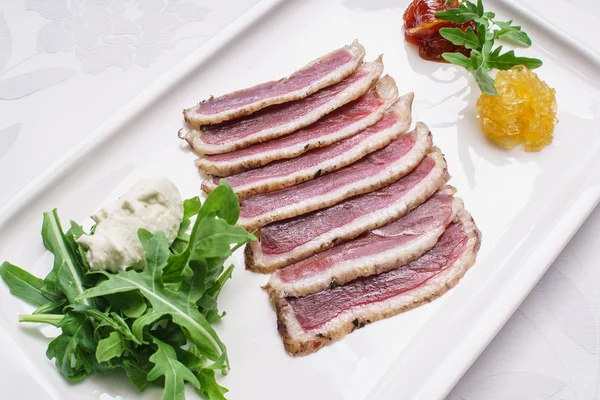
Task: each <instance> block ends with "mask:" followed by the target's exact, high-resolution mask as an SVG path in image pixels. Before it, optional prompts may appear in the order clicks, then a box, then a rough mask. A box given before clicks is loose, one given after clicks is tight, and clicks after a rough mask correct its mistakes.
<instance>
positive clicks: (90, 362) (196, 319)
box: [0, 180, 255, 400]
mask: <svg viewBox="0 0 600 400" xmlns="http://www.w3.org/2000/svg"><path fill="white" fill-rule="evenodd" d="M239 212H240V210H239V203H238V198H237V196H236V195H235V194H234V193H233V190H232V189H231V187H230V186H229V185H228V184H227V183H226V182H225V181H223V180H222V181H221V184H220V186H219V187H217V188H216V189H215V190H214V191H213V192H212V193H211V194H210V195H209V196H208V197H207V199H206V201H205V202H204V204H202V203H201V202H200V199H199V198H198V197H194V198H192V199H189V200H186V201H185V202H184V217H183V221H182V223H181V226H180V229H179V233H178V236H177V239H176V240H175V242H174V243H173V244H172V245H171V246H169V244H168V242H167V239H166V236H165V234H164V233H163V232H157V233H156V234H152V233H150V232H148V231H146V230H143V229H140V231H139V232H138V236H139V238H140V242H141V243H142V246H143V247H144V250H145V253H146V267H145V268H144V269H143V270H142V271H138V270H134V269H128V270H125V271H120V272H119V273H117V274H111V273H108V272H106V271H102V272H92V271H90V269H89V266H88V265H87V262H86V259H85V251H86V249H85V248H84V247H82V246H81V245H80V244H79V243H78V242H77V239H78V238H79V237H80V236H81V235H83V234H85V232H84V230H83V228H82V227H81V226H80V225H78V224H77V223H75V222H71V225H70V229H69V230H68V231H67V232H64V231H63V229H62V226H61V223H60V220H59V218H58V213H57V212H56V210H53V211H52V212H48V213H44V218H43V225H42V238H43V242H44V245H45V247H46V249H48V250H49V251H50V252H51V253H52V254H53V255H54V266H53V268H52V271H51V272H50V273H49V274H48V276H47V277H46V278H45V279H40V278H38V277H36V276H34V275H32V274H30V273H29V272H27V271H25V270H23V269H21V268H19V267H17V266H15V265H12V264H10V263H8V262H4V263H2V264H1V265H0V277H1V278H2V279H3V280H4V282H5V283H6V285H7V286H8V288H9V289H10V292H11V293H12V294H13V295H14V296H16V297H19V298H20V299H22V300H24V301H26V302H28V303H30V304H32V305H34V306H36V307H37V309H36V310H35V311H34V313H33V314H31V315H29V314H28V315H21V316H19V321H21V322H29V323H31V322H35V323H45V324H50V325H54V326H57V327H58V328H60V329H61V331H62V333H61V334H60V335H59V336H58V337H56V338H55V339H54V340H52V341H51V342H50V344H49V345H48V350H47V352H46V356H47V357H48V358H49V359H54V360H55V364H56V367H57V369H58V370H60V371H61V373H62V374H63V375H64V376H65V377H66V378H67V379H68V380H69V381H72V382H76V381H79V380H81V379H83V378H85V377H86V376H88V375H89V374H92V373H98V374H106V373H110V372H112V371H114V370H116V369H124V370H125V372H126V374H127V376H128V377H129V379H130V380H131V382H132V383H133V384H134V385H135V386H136V387H137V388H138V389H139V390H140V391H143V390H145V389H146V388H147V387H148V386H150V385H158V386H162V387H163V388H164V391H163V397H162V398H163V400H181V399H184V398H185V383H186V382H188V383H190V384H191V385H192V386H193V387H194V388H196V390H197V391H198V392H199V393H200V395H202V396H203V397H204V398H206V399H209V400H223V399H225V397H224V395H225V393H226V392H227V389H225V388H223V387H221V386H220V385H219V384H218V383H217V381H216V378H215V371H221V372H223V373H226V372H227V370H228V369H229V359H228V357H227V349H226V347H225V345H224V344H223V342H222V341H221V340H220V339H219V336H218V335H217V333H216V331H215V330H214V329H213V327H212V326H211V324H212V323H214V322H216V321H218V320H220V319H221V318H222V317H223V316H224V315H225V313H224V312H219V310H218V308H217V298H218V296H219V293H220V292H221V290H222V288H223V285H224V284H225V282H226V281H227V280H228V279H229V278H231V275H232V272H233V265H231V266H229V267H227V268H226V267H225V262H226V260H227V259H228V258H229V256H231V254H232V253H233V252H234V251H235V250H236V249H238V248H239V247H241V246H243V245H244V244H245V243H247V242H248V241H250V240H254V239H255V238H254V236H253V235H252V234H250V233H248V232H246V231H245V230H244V229H243V228H241V227H238V226H235V225H234V224H235V223H236V222H237V219H238V217H239ZM194 218H195V221H194V224H193V226H192V227H191V231H190V229H189V228H190V226H191V225H192V220H193V219H194ZM188 231H190V232H189V233H188Z"/></svg>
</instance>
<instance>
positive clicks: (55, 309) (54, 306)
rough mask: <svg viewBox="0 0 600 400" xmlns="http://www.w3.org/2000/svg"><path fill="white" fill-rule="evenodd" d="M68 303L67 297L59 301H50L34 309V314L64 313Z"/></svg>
mask: <svg viewBox="0 0 600 400" xmlns="http://www.w3.org/2000/svg"><path fill="white" fill-rule="evenodd" d="M66 304H67V300H66V299H62V300H58V301H49V302H48V303H46V304H43V305H41V306H39V307H38V308H36V309H35V310H34V311H33V313H32V314H33V315H36V314H62V312H63V309H64V308H65V305H66Z"/></svg>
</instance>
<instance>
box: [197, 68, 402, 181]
mask: <svg viewBox="0 0 600 400" xmlns="http://www.w3.org/2000/svg"><path fill="white" fill-rule="evenodd" d="M397 99H398V89H397V88H396V83H395V82H394V79H392V77H391V76H389V75H386V76H384V77H383V78H381V80H380V81H379V83H377V86H376V87H374V88H373V89H371V90H370V91H369V92H367V93H366V94H365V95H364V96H361V97H360V98H358V99H357V100H354V101H352V102H350V103H348V104H346V105H344V106H342V107H340V108H338V109H337V110H335V111H333V112H332V113H330V114H327V115H326V116H324V117H323V118H321V119H320V120H318V121H317V122H315V123H314V124H311V125H309V126H307V127H306V128H303V129H300V130H299V131H296V132H294V133H291V134H289V135H287V136H283V137H281V138H279V139H274V140H270V141H268V142H264V143H258V144H254V145H252V146H249V147H245V148H243V149H240V150H236V151H232V152H229V153H224V154H213V155H205V156H204V157H201V158H199V159H197V160H196V166H197V167H198V168H199V169H200V170H201V171H203V172H206V173H207V174H210V175H213V176H229V175H233V174H237V173H240V172H242V171H246V170H249V169H252V168H257V167H261V166H263V165H266V164H268V163H270V162H272V161H276V160H282V159H286V158H294V157H298V156H299V155H301V154H304V153H306V152H307V151H308V150H311V149H314V148H318V147H323V146H328V145H330V144H333V143H335V142H338V141H340V140H342V139H345V138H347V137H349V136H352V135H354V134H355V133H357V132H360V131H361V130H363V129H365V128H367V127H369V126H371V125H373V124H374V123H376V122H377V121H379V120H380V119H381V118H382V117H383V115H384V114H385V112H386V111H387V110H388V109H389V108H390V107H391V106H392V105H393V104H394V103H395V102H396V100H397ZM193 143H194V141H192V143H191V144H192V145H193Z"/></svg>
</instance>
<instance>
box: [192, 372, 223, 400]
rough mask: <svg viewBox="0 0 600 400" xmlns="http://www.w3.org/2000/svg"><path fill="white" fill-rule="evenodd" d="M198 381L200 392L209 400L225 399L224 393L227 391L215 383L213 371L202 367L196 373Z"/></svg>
mask: <svg viewBox="0 0 600 400" xmlns="http://www.w3.org/2000/svg"><path fill="white" fill-rule="evenodd" d="M196 376H197V377H198V380H199V381H200V393H202V395H203V396H204V397H205V398H207V399H209V400H226V399H225V393H227V392H228V390H227V389H225V388H224V387H223V386H221V385H219V384H218V383H217V380H216V379H215V371H213V370H210V369H202V370H200V371H199V372H198V374H197V375H196Z"/></svg>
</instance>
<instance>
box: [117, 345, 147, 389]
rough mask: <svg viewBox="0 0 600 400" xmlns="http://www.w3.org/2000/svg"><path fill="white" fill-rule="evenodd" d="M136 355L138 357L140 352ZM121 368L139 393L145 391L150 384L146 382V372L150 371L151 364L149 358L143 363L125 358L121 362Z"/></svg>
mask: <svg viewBox="0 0 600 400" xmlns="http://www.w3.org/2000/svg"><path fill="white" fill-rule="evenodd" d="M136 354H137V355H138V356H139V354H140V352H139V351H137V352H136ZM123 368H124V369H125V373H126V374H127V377H128V378H129V380H130V381H131V383H133V384H134V385H135V387H137V388H138V390H139V391H140V392H143V391H144V390H146V388H147V387H148V385H149V384H150V382H149V381H148V378H147V377H148V372H150V370H151V369H152V363H151V362H150V361H149V356H148V357H147V359H146V360H145V362H140V361H138V360H136V359H132V358H126V359H124V360H123Z"/></svg>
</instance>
